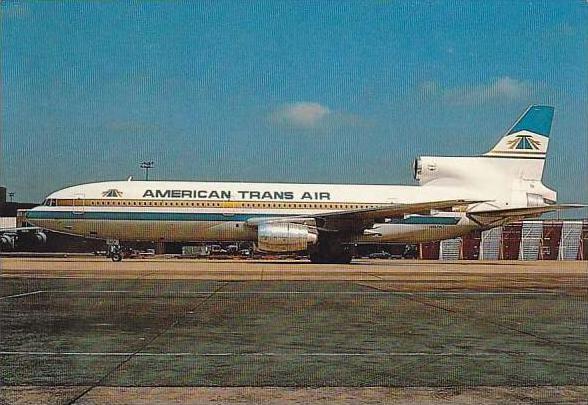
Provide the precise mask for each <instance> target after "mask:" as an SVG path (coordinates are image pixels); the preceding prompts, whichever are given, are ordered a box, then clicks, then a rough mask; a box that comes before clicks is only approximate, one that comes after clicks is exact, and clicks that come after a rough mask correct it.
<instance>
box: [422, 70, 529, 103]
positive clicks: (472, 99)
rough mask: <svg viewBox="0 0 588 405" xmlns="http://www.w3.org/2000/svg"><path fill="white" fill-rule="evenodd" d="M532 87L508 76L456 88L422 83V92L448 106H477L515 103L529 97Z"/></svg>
mask: <svg viewBox="0 0 588 405" xmlns="http://www.w3.org/2000/svg"><path fill="white" fill-rule="evenodd" d="M532 91H533V88H532V86H531V85H530V84H529V83H527V82H525V81H521V80H516V79H513V78H511V77H508V76H504V77H499V78H498V79H496V80H494V81H492V82H490V83H485V84H478V85H474V86H464V87H455V88H449V89H446V88H442V87H441V86H439V85H438V84H437V83H436V82H432V81H428V82H424V83H421V85H420V92H421V94H422V95H423V96H425V97H440V98H441V100H442V101H443V102H445V103H447V104H452V105H475V104H478V105H479V104H486V103H488V102H492V101H513V100H520V99H523V98H525V97H529V96H530V95H531V93H532Z"/></svg>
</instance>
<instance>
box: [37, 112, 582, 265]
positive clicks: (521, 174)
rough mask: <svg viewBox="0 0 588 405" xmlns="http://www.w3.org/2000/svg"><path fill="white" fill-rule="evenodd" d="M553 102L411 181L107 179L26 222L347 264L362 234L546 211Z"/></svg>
mask: <svg viewBox="0 0 588 405" xmlns="http://www.w3.org/2000/svg"><path fill="white" fill-rule="evenodd" d="M553 114H554V108H553V107H551V106H544V105H531V106H530V107H529V108H528V109H527V110H526V111H525V112H524V113H523V115H522V116H521V117H520V118H519V119H518V120H517V121H516V122H515V124H514V125H513V126H512V127H511V128H510V129H509V130H508V131H507V132H506V134H505V135H504V136H503V137H502V138H501V139H500V140H499V141H498V143H497V144H496V145H495V146H494V147H493V148H492V149H491V150H490V151H488V152H487V153H484V154H483V155H480V156H473V157H438V156H422V157H418V158H417V159H415V161H414V165H413V172H414V178H415V180H416V181H417V182H418V185H412V186H410V185H359V184H289V183H245V182H187V181H133V180H132V178H129V179H128V180H127V181H106V182H99V183H89V184H82V185H77V186H73V187H68V188H65V189H62V190H59V191H56V192H54V193H52V194H50V195H48V196H47V197H46V199H45V200H44V202H43V204H42V205H41V206H38V207H35V208H33V209H31V210H29V211H28V212H27V213H26V220H27V221H28V222H29V223H31V224H33V225H36V226H38V227H41V228H44V229H50V230H52V231H55V232H62V233H67V234H73V235H79V236H83V237H88V238H98V239H106V241H107V244H108V246H109V250H108V252H109V254H108V255H109V256H110V257H111V258H112V260H114V261H120V260H121V259H122V250H121V247H120V241H154V242H159V241H173V242H198V241H252V242H253V243H254V245H255V247H256V249H258V250H260V251H264V252H279V253H283V252H308V253H309V257H310V261H311V262H313V263H349V262H350V261H351V260H352V258H353V249H354V246H356V245H357V244H361V243H370V244H373V243H389V242H402V243H421V242H430V241H439V240H443V239H448V238H455V237H458V236H462V235H465V234H467V233H470V232H472V231H473V230H476V229H478V230H486V229H490V228H493V227H496V226H501V225H504V224H506V223H509V222H513V221H517V220H520V219H523V218H527V217H536V216H539V215H541V214H543V213H546V212H550V211H557V210H561V209H567V208H581V207H583V205H577V204H568V205H563V204H557V203H556V200H557V194H556V192H555V191H554V190H551V189H549V188H547V187H546V186H545V185H544V184H543V183H542V176H543V167H544V164H545V157H546V154H547V147H548V143H549V135H550V132H551V124H552V120H553Z"/></svg>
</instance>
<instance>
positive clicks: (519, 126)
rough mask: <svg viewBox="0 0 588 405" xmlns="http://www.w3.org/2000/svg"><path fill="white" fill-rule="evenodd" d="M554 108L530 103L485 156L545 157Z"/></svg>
mask: <svg viewBox="0 0 588 405" xmlns="http://www.w3.org/2000/svg"><path fill="white" fill-rule="evenodd" d="M553 112H554V108H553V107H551V106H546V105H532V106H530V107H529V108H528V109H527V111H525V113H524V114H523V115H521V117H520V118H519V119H518V120H517V122H515V124H514V125H513V126H512V127H511V128H510V129H509V130H508V132H507V133H506V135H504V136H503V137H502V138H501V139H500V141H498V143H497V144H496V145H495V146H494V148H492V149H491V150H490V151H489V152H487V153H485V154H484V155H485V156H495V157H507V158H518V159H521V158H523V159H524V158H526V159H545V156H546V154H547V146H548V144H549V133H550V132H551V123H552V121H553Z"/></svg>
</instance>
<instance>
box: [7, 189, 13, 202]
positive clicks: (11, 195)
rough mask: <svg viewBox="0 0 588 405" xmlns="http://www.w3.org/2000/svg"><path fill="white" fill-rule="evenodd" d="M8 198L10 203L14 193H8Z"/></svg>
mask: <svg viewBox="0 0 588 405" xmlns="http://www.w3.org/2000/svg"><path fill="white" fill-rule="evenodd" d="M8 197H10V202H12V199H13V198H14V192H13V191H12V192H10V193H8Z"/></svg>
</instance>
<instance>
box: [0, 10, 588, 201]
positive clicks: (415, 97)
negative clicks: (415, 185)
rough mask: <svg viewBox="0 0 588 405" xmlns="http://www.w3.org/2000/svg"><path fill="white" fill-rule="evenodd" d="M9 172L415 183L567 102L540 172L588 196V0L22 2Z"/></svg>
mask: <svg viewBox="0 0 588 405" xmlns="http://www.w3.org/2000/svg"><path fill="white" fill-rule="evenodd" d="M0 7H1V12H2V26H1V29H2V33H1V35H2V37H1V39H2V44H1V49H2V158H3V159H2V166H1V170H2V172H1V178H0V183H3V184H4V185H6V186H7V187H8V188H9V189H10V190H12V191H15V192H16V194H17V197H18V199H19V200H34V201H38V200H41V199H42V198H43V196H44V195H46V194H47V193H49V192H51V191H53V190H55V189H59V188H63V187H64V186H68V185H72V184H77V183H84V182H92V181H97V180H107V179H124V178H126V177H127V176H128V175H135V176H136V177H141V176H142V173H141V171H140V169H139V167H138V163H139V162H140V161H141V160H146V159H149V160H154V161H155V165H156V168H155V170H154V171H153V172H152V175H153V177H154V178H157V179H184V180H227V181H231V180H237V181H286V182H334V183H378V184H394V183H404V184H411V182H412V180H411V170H410V165H411V162H412V159H413V158H414V156H416V155H418V154H428V155H470V154H479V153H482V152H485V151H486V150H488V149H489V148H490V147H491V146H492V145H493V144H494V143H495V142H496V141H497V140H498V138H499V137H500V136H501V134H502V133H504V131H505V130H507V129H508V127H509V126H510V125H511V124H512V122H513V121H514V120H515V119H516V117H517V116H518V115H519V114H520V113H522V111H524V109H525V108H526V107H527V106H528V105H529V104H531V103H550V104H553V105H554V106H555V107H556V117H555V121H554V125H553V129H552V137H551V144H550V156H549V158H548V163H547V167H546V175H545V182H546V184H548V185H550V186H552V187H555V188H557V189H558V191H559V197H560V201H575V202H588V159H587V156H588V114H587V106H588V67H587V66H588V64H587V61H588V9H587V7H588V4H587V2H586V1H580V0H578V1H510V0H509V1H484V2H478V1H475V2H474V1H472V2H467V1H460V2H456V1H426V2H424V1H423V2H412V1H355V2H352V1H348V2H340V1H326V0H325V1H308V2H306V1H294V2H292V1H286V2H278V1H273V0H272V1H265V2H264V1H260V2H242V1H212V2H155V1H149V2H104V1H100V2H95V3H91V2H83V3H81V2H70V1H67V2H15V1H10V0H8V1H3V2H2V5H1V6H0Z"/></svg>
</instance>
